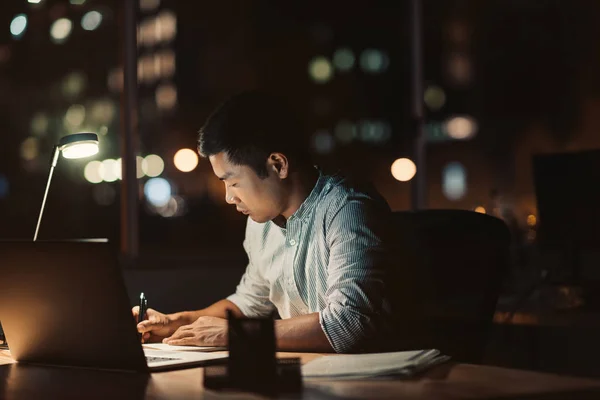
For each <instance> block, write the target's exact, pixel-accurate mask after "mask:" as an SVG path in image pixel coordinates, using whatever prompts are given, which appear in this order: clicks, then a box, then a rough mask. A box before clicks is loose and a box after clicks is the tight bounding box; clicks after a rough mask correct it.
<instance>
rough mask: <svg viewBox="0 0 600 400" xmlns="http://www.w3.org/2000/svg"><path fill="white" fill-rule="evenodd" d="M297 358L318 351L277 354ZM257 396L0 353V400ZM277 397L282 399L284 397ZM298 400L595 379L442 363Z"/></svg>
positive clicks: (195, 379)
mask: <svg viewBox="0 0 600 400" xmlns="http://www.w3.org/2000/svg"><path fill="white" fill-rule="evenodd" d="M278 356H279V357H298V356H299V357H301V358H302V362H307V361H310V360H312V359H314V358H317V357H320V356H321V355H320V354H309V353H302V354H299V353H279V354H278ZM4 398H9V399H16V400H19V399H39V398H44V399H53V398H60V399H80V398H86V399H116V398H119V399H120V398H127V399H201V398H203V399H212V398H217V399H220V398H235V399H260V398H262V397H261V396H256V395H251V394H246V393H235V392H226V393H219V392H215V391H209V390H205V389H204V387H203V384H202V369H201V368H192V369H185V370H178V371H170V372H159V373H153V374H151V375H150V376H144V375H142V374H130V373H116V372H103V371H90V370H76V369H67V368H49V367H34V366H22V365H17V364H14V363H13V361H12V359H11V358H10V356H8V354H7V353H6V352H2V351H0V399H4ZM282 398H286V397H285V396H284V397H282ZM290 398H296V399H298V398H301V399H340V398H342V399H343V398H354V399H383V398H388V399H390V398H402V399H442V400H443V399H490V398H504V399H506V398H518V399H567V398H568V399H598V398H600V380H592V379H582V378H573V377H565V376H558V375H552V374H545V373H538V372H530V371H521V370H514V369H506V368H498V367H491V366H482V365H469V364H454V363H447V364H445V365H440V366H437V367H435V368H433V369H432V370H430V371H428V372H427V373H425V374H424V375H422V376H420V377H418V378H411V379H402V380H400V379H394V380H355V381H351V380H338V381H335V380H314V379H308V380H305V382H304V392H303V394H302V395H301V396H299V397H291V396H290Z"/></svg>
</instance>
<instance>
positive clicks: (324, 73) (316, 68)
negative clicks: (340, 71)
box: [308, 56, 333, 83]
mask: <svg viewBox="0 0 600 400" xmlns="http://www.w3.org/2000/svg"><path fill="white" fill-rule="evenodd" d="M308 74H309V75H310V77H311V78H312V80H313V81H315V82H317V83H325V82H327V81H328V80H330V79H331V77H332V75H333V67H332V66H331V63H330V62H329V60H328V59H327V58H326V57H323V56H319V57H315V58H313V59H312V60H311V61H310V63H309V64H308Z"/></svg>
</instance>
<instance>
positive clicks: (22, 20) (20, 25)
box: [10, 14, 27, 38]
mask: <svg viewBox="0 0 600 400" xmlns="http://www.w3.org/2000/svg"><path fill="white" fill-rule="evenodd" d="M25 29H27V16H26V15H25V14H18V15H16V16H15V17H14V18H13V20H12V21H11V23H10V33H11V35H13V37H14V38H19V37H21V36H23V34H24V33H25Z"/></svg>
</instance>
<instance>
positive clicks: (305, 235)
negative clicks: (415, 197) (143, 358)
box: [228, 173, 390, 353]
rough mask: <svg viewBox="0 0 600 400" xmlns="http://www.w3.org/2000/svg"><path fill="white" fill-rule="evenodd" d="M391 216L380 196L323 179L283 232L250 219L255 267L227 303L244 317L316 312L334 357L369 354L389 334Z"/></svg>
mask: <svg viewBox="0 0 600 400" xmlns="http://www.w3.org/2000/svg"><path fill="white" fill-rule="evenodd" d="M389 213H390V210H389V207H388V205H387V203H386V202H385V200H383V198H381V197H380V196H378V195H369V194H367V193H366V192H365V191H360V190H358V189H356V188H353V187H352V186H351V184H350V183H349V181H348V180H347V179H345V178H343V177H341V176H339V175H334V176H327V175H323V174H322V173H320V175H319V179H318V180H317V183H316V184H315V187H314V188H313V190H312V191H311V193H310V194H309V196H308V197H307V198H306V200H305V201H304V202H303V203H302V205H301V206H300V208H298V210H297V211H296V212H295V213H294V214H293V215H292V216H290V218H289V219H288V220H287V223H286V227H285V228H281V227H279V226H278V225H277V224H275V223H274V222H272V221H269V222H266V223H257V222H254V221H253V220H252V219H251V218H248V222H247V225H246V237H245V239H244V249H245V250H246V253H247V254H248V260H249V263H248V266H247V268H246V271H245V273H244V275H243V276H242V279H241V281H240V283H239V285H238V286H237V289H236V292H235V294H232V295H231V296H229V297H228V299H229V300H230V301H231V302H233V303H234V304H235V305H236V306H238V307H239V309H240V310H241V311H242V313H244V315H245V316H246V317H258V316H266V315H269V314H270V313H272V312H273V311H274V310H277V312H278V313H279V316H280V317H281V318H292V317H296V316H299V315H304V314H309V313H314V312H318V313H319V322H320V324H321V328H322V329H323V332H324V333H325V335H326V337H327V339H328V340H329V343H330V344H331V346H332V347H333V349H334V350H335V351H336V352H338V353H347V352H360V351H366V350H368V348H369V347H372V343H373V342H376V341H378V338H379V336H380V335H382V334H383V332H384V331H385V330H386V329H387V328H386V327H385V325H386V322H387V321H388V318H387V316H388V314H389V307H388V306H387V302H386V300H385V298H384V297H385V296H384V283H383V282H384V274H385V268H384V258H385V253H386V251H385V247H384V241H383V239H382V238H383V230H382V229H384V225H385V223H386V222H387V221H389V216H390V215H389Z"/></svg>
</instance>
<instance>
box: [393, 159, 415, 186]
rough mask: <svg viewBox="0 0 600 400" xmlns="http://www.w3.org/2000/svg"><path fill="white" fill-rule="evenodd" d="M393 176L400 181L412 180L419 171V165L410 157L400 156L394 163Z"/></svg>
mask: <svg viewBox="0 0 600 400" xmlns="http://www.w3.org/2000/svg"><path fill="white" fill-rule="evenodd" d="M391 171H392V176H393V177H394V178H395V179H396V180H398V181H400V182H408V181H410V180H411V179H412V178H413V177H414V176H415V174H416V173H417V166H416V165H415V163H414V162H413V161H412V160H410V159H408V158H399V159H397V160H396V161H394V162H393V163H392V168H391Z"/></svg>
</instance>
